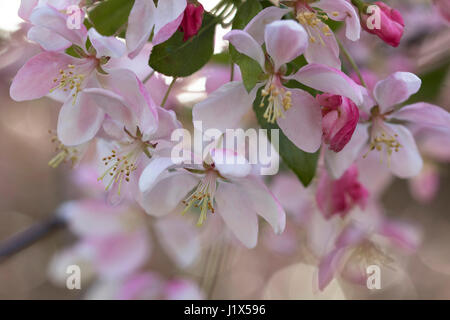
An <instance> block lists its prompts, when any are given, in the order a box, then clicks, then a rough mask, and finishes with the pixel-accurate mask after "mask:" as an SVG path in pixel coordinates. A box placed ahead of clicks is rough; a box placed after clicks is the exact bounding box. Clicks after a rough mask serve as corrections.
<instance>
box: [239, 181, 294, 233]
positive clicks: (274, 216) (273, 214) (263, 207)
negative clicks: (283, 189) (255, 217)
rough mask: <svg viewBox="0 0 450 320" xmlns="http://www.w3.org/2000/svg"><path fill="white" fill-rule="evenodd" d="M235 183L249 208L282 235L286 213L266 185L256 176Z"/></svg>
mask: <svg viewBox="0 0 450 320" xmlns="http://www.w3.org/2000/svg"><path fill="white" fill-rule="evenodd" d="M235 183H236V184H238V185H239V186H241V187H242V191H241V192H242V194H244V195H245V197H246V198H247V199H248V201H249V206H250V207H251V208H252V209H253V210H254V211H255V212H256V213H257V214H259V215H260V216H261V217H263V218H264V219H265V220H266V221H267V222H268V223H269V224H270V225H271V226H272V228H273V231H274V232H275V233H276V234H281V233H283V231H284V229H285V228H286V213H285V212H284V210H283V207H282V206H281V204H280V202H279V201H278V199H276V198H275V196H274V195H273V194H272V193H271V192H270V191H269V189H268V188H267V187H266V185H265V184H264V183H263V182H262V181H261V180H260V179H259V178H258V177H256V176H248V177H246V178H245V179H239V180H237V181H235Z"/></svg>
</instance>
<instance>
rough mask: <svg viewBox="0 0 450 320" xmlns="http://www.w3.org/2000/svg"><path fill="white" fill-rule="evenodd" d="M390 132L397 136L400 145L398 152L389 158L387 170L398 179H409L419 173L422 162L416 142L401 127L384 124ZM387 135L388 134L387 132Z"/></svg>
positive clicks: (409, 133)
mask: <svg viewBox="0 0 450 320" xmlns="http://www.w3.org/2000/svg"><path fill="white" fill-rule="evenodd" d="M385 125H386V126H387V127H388V128H389V129H390V130H392V132H393V133H394V135H395V134H397V137H396V139H397V142H398V143H399V144H400V145H401V147H400V148H399V149H398V152H393V153H392V155H391V156H390V164H389V168H390V169H391V171H392V173H393V174H394V175H396V176H397V177H400V178H411V177H414V176H416V175H418V174H419V173H420V170H422V166H423V160H422V157H421V156H420V153H419V150H418V149H417V145H416V141H415V140H414V137H413V135H412V134H411V132H410V131H409V130H408V129H407V128H406V127H404V126H402V125H394V124H388V123H386V124H385ZM388 133H389V132H388Z"/></svg>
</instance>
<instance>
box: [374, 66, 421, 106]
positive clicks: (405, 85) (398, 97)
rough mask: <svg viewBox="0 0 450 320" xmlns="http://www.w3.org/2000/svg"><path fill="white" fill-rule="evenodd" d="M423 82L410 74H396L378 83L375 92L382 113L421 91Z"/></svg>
mask: <svg viewBox="0 0 450 320" xmlns="http://www.w3.org/2000/svg"><path fill="white" fill-rule="evenodd" d="M421 84H422V81H421V80H420V78H419V77H417V76H416V75H415V74H413V73H410V72H395V73H393V74H391V75H390V76H389V77H387V78H386V79H384V80H381V81H378V82H377V84H376V85H375V88H374V90H373V94H374V97H375V100H376V101H377V102H378V106H379V107H380V112H381V113H385V112H387V111H390V110H391V109H392V108H393V107H394V106H395V105H397V104H399V103H402V102H405V101H406V100H408V98H409V97H410V96H411V95H413V94H414V93H416V92H417V91H419V89H420V86H421Z"/></svg>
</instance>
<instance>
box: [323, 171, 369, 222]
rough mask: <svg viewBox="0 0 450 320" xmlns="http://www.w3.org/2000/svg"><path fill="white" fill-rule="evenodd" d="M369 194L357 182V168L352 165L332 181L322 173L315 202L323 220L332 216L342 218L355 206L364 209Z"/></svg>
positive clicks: (326, 174)
mask: <svg viewBox="0 0 450 320" xmlns="http://www.w3.org/2000/svg"><path fill="white" fill-rule="evenodd" d="M368 196H369V192H368V191H367V189H366V188H365V187H364V186H363V185H362V184H361V183H360V182H359V181H358V168H357V166H356V165H352V166H351V167H350V168H349V169H348V170H347V171H345V173H344V174H343V175H342V177H341V178H339V179H337V180H333V179H332V178H331V177H330V176H329V175H328V173H327V171H326V170H323V171H322V174H321V175H320V178H319V183H318V185H317V192H316V201H317V205H318V207H319V209H320V211H321V212H322V214H323V216H324V217H325V219H330V218H331V217H332V216H334V215H339V216H341V217H342V218H344V217H345V216H346V215H347V214H348V213H349V212H350V210H351V209H353V207H354V206H355V205H359V206H360V207H362V208H364V207H365V205H366V203H367V198H368Z"/></svg>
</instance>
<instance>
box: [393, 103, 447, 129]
mask: <svg viewBox="0 0 450 320" xmlns="http://www.w3.org/2000/svg"><path fill="white" fill-rule="evenodd" d="M392 117H393V118H395V119H399V120H405V121H409V122H412V123H414V124H417V125H419V126H426V127H431V128H436V127H443V128H445V129H450V113H448V112H447V111H446V110H445V109H443V108H441V107H438V106H435V105H432V104H429V103H425V102H418V103H414V104H411V105H408V106H404V107H403V108H401V109H400V110H399V111H397V112H395V113H394V114H393V115H392Z"/></svg>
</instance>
